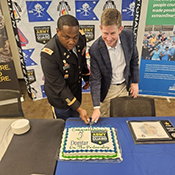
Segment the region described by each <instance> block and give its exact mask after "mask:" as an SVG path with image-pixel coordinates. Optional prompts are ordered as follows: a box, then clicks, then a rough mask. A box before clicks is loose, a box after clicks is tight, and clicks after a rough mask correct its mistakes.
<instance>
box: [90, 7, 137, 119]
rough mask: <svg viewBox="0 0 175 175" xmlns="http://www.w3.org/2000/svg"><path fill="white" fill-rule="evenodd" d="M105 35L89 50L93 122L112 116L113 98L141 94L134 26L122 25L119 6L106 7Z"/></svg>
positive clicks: (102, 29)
mask: <svg viewBox="0 0 175 175" xmlns="http://www.w3.org/2000/svg"><path fill="white" fill-rule="evenodd" d="M100 29H101V33H102V35H101V36H100V37H99V38H98V39H97V40H96V41H95V42H94V43H93V44H92V46H91V47H90V50H89V53H90V57H91V61H90V69H91V75H90V86H91V96H92V101H93V105H94V111H93V113H92V122H97V121H98V119H99V117H100V116H102V117H109V115H110V114H109V111H110V110H109V109H110V100H111V99H112V98H116V97H120V96H127V95H128V92H130V94H131V96H132V97H133V98H136V97H137V95H138V89H139V88H138V82H139V63H138V62H139V59H138V51H137V48H136V45H135V41H134V35H133V32H132V31H131V30H126V29H123V27H122V26H121V14H120V12H119V11H118V10H117V9H106V10H104V11H103V13H102V16H101V24H100Z"/></svg>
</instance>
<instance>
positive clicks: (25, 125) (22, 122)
mask: <svg viewBox="0 0 175 175" xmlns="http://www.w3.org/2000/svg"><path fill="white" fill-rule="evenodd" d="M11 128H12V131H13V133H14V134H17V135H20V134H24V133H26V132H27V131H28V130H29V129H30V123H29V120H27V119H19V120H16V121H14V122H13V123H12V124H11Z"/></svg>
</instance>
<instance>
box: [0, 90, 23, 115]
mask: <svg viewBox="0 0 175 175" xmlns="http://www.w3.org/2000/svg"><path fill="white" fill-rule="evenodd" d="M20 97H21V93H20V91H18V90H11V89H0V117H24V114H23V111H22V107H21V100H20Z"/></svg>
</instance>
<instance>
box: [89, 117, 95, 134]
mask: <svg viewBox="0 0 175 175" xmlns="http://www.w3.org/2000/svg"><path fill="white" fill-rule="evenodd" d="M93 124H94V122H92V118H90V122H89V126H90V132H91V130H92V125H93Z"/></svg>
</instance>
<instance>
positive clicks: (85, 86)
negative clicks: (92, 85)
mask: <svg viewBox="0 0 175 175" xmlns="http://www.w3.org/2000/svg"><path fill="white" fill-rule="evenodd" d="M88 88H89V81H86V82H85V84H84V86H83V89H84V90H86V89H88Z"/></svg>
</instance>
